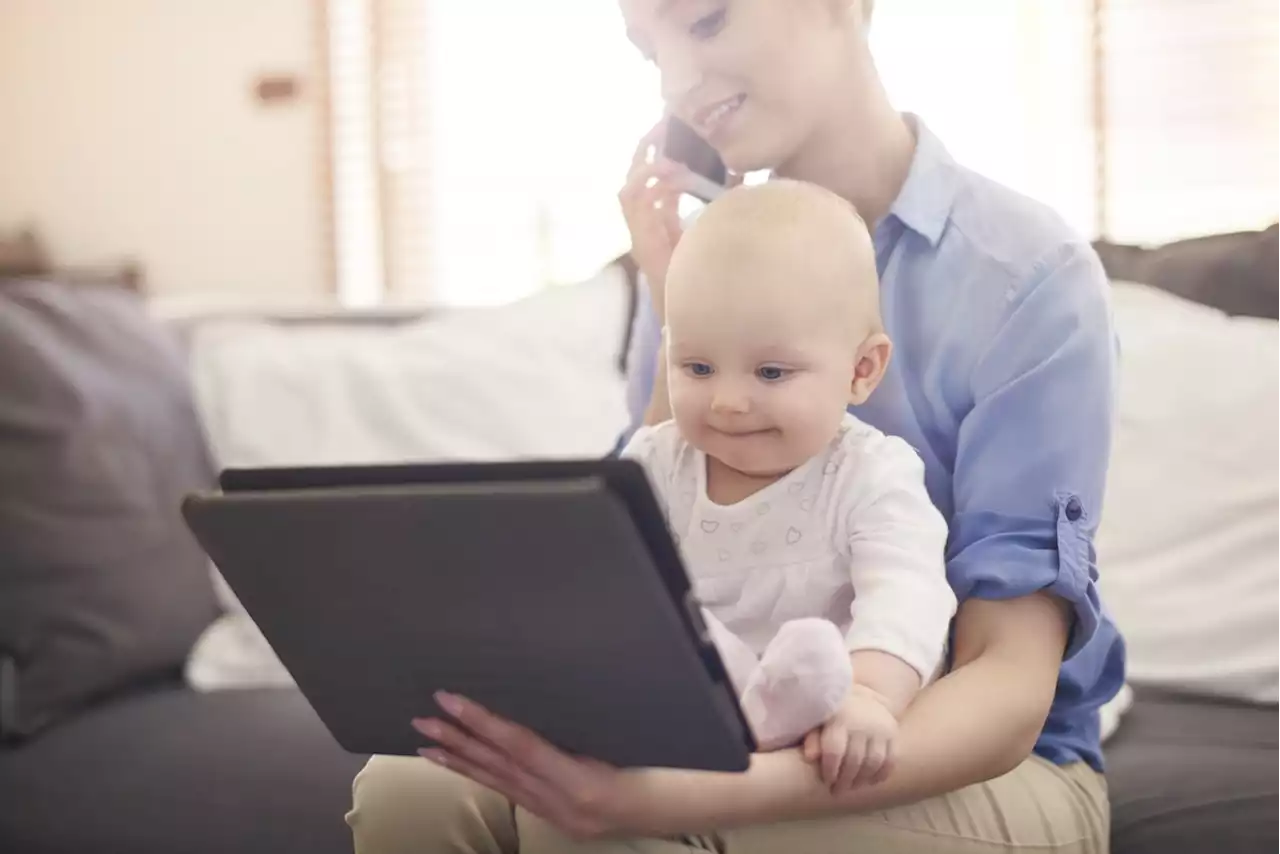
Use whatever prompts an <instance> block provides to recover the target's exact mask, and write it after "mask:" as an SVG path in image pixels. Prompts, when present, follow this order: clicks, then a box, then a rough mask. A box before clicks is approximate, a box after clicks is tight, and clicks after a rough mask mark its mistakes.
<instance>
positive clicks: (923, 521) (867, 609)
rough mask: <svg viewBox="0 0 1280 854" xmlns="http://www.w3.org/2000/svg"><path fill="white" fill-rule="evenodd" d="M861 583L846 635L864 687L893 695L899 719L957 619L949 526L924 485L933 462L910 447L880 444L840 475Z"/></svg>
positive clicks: (852, 569) (855, 573) (885, 440)
mask: <svg viewBox="0 0 1280 854" xmlns="http://www.w3.org/2000/svg"><path fill="white" fill-rule="evenodd" d="M846 469H847V470H849V471H848V474H849V475H850V479H851V480H853V478H852V475H853V472H854V470H857V476H856V481H854V482H852V483H850V485H849V488H848V489H844V490H842V492H843V493H844V494H846V495H848V497H849V501H848V502H847V504H846V506H845V507H844V508H842V517H843V521H844V523H845V531H844V532H842V534H843V536H844V537H845V540H846V542H847V543H848V550H849V551H848V555H849V575H850V580H851V581H852V582H853V589H854V602H853V606H852V611H851V615H852V618H853V620H852V624H851V627H850V629H849V632H848V633H847V634H846V636H845V642H846V644H847V646H848V649H849V652H850V654H851V657H852V661H853V666H854V682H855V684H857V685H859V686H862V687H864V688H867V689H870V690H871V691H874V692H875V693H876V694H879V695H880V696H882V697H884V698H885V700H886V701H887V703H888V704H889V705H890V706H891V707H892V710H893V711H894V713H895V714H901V712H902V711H903V710H904V709H905V708H906V707H907V705H908V704H909V703H910V702H911V700H912V698H913V697H914V696H915V694H916V692H918V691H919V690H920V688H921V687H922V686H923V685H924V684H925V683H926V682H928V681H930V680H931V679H932V678H933V676H934V675H935V673H936V671H937V669H938V667H939V665H940V664H941V663H942V660H943V655H944V653H945V650H946V641H947V633H948V630H949V628H950V625H951V619H952V617H953V616H955V611H956V597H955V592H954V591H953V590H952V589H951V585H950V584H949V583H948V581H947V574H946V543H947V524H946V521H945V520H944V519H943V518H942V514H941V513H939V512H938V510H937V508H935V507H934V506H933V502H932V501H931V500H930V499H929V494H928V492H927V491H926V490H925V485H924V465H923V463H922V462H921V461H920V458H919V457H918V456H917V455H916V453H915V451H914V450H912V449H911V447H910V446H909V445H907V444H906V443H905V442H903V441H901V440H899V439H895V438H889V437H880V438H879V439H877V440H873V441H872V442H871V443H870V445H869V447H867V448H865V450H864V451H863V452H862V453H861V454H860V455H858V458H857V459H851V460H848V461H846V463H845V465H844V466H842V470H841V471H840V472H839V473H838V474H837V477H840V476H844V475H846V471H845V470H846Z"/></svg>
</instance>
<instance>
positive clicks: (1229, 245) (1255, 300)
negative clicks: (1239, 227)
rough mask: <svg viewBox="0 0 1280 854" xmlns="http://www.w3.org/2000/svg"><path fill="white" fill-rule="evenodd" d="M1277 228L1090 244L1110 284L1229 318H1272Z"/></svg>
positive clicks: (1278, 290)
mask: <svg viewBox="0 0 1280 854" xmlns="http://www.w3.org/2000/svg"><path fill="white" fill-rule="evenodd" d="M1278 235H1280V227H1277V226H1275V225H1273V226H1271V227H1270V228H1267V229H1265V230H1263V231H1243V232H1237V233H1233V234H1213V235H1206V236H1204V237H1194V238H1190V239H1188V240H1179V241H1176V242H1174V243H1168V244H1165V245H1164V246H1156V247H1145V246H1132V245H1125V244H1117V243H1108V242H1106V241H1100V242H1098V243H1096V244H1094V248H1095V249H1097V250H1098V256H1099V257H1100V258H1101V259H1102V264H1103V266H1104V267H1105V268H1106V270H1107V274H1108V275H1109V276H1110V277H1111V278H1112V279H1119V280H1123V281H1129V282H1140V283H1142V284H1145V285H1152V286H1153V287H1157V288H1160V289H1161V290H1165V291H1168V292H1169V293H1172V294H1176V295H1178V296H1180V297H1182V298H1183V299H1189V300H1192V301H1193V302H1198V303H1203V304H1204V305H1209V306H1213V307H1214V308H1217V309H1219V310H1221V311H1224V312H1226V313H1227V314H1231V315H1243V316H1246V317H1265V318H1271V319H1275V318H1276V315H1277V313H1278V312H1277V308H1278V307H1280V306H1278V304H1277V299H1278V296H1280V286H1278V284H1277V283H1278V280H1280V273H1278V272H1277V270H1278V269H1280V268H1278V267H1277V246H1278V245H1280V241H1278V239H1277V237H1278Z"/></svg>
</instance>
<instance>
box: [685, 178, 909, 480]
mask: <svg viewBox="0 0 1280 854" xmlns="http://www.w3.org/2000/svg"><path fill="white" fill-rule="evenodd" d="M878 290H879V286H878V284H877V281H876V267H875V250H874V248H873V247H872V244H871V238H870V236H869V235H868V234H867V231H866V228H865V226H864V225H863V224H862V221H861V220H860V219H859V218H858V216H857V214H856V213H854V211H853V209H852V208H851V207H849V206H848V205H847V203H845V202H844V201H843V200H841V199H839V197H837V196H834V195H832V194H830V193H828V192H827V191H826V190H820V189H818V188H816V187H813V186H812V185H803V184H797V183H794V182H788V181H771V182H769V183H767V184H764V185H761V186H758V187H738V188H737V189H734V190H731V191H729V193H727V194H725V196H723V197H722V198H721V199H719V200H717V201H716V202H714V203H712V204H711V205H710V206H709V207H708V208H707V210H706V211H705V212H704V213H703V215H702V216H701V217H700V218H699V219H698V221H697V222H696V223H694V225H693V226H692V227H691V228H690V229H689V231H688V232H686V233H685V235H684V237H683V238H682V239H681V240H680V243H679V244H678V245H677V247H676V252H675V255H674V256H673V257H672V259H671V266H670V268H669V269H668V271H667V281H666V319H667V385H668V390H669V392H670V395H671V409H672V414H673V415H674V417H675V421H676V424H677V426H678V427H679V428H680V432H681V434H683V436H684V437H685V439H686V440H687V441H688V442H690V443H691V444H692V445H693V446H694V447H696V448H699V449H700V450H702V451H704V452H705V453H707V454H708V455H710V456H712V457H715V458H716V459H718V460H720V461H721V462H723V463H724V464H725V465H728V466H730V467H731V468H735V469H737V470H739V471H742V472H746V473H748V474H753V475H759V476H770V475H782V474H784V473H786V472H788V471H790V470H791V469H793V468H795V467H796V466H799V465H800V464H802V463H804V462H805V461H806V460H808V459H809V458H810V457H812V456H814V455H815V454H817V453H818V452H820V451H821V450H822V449H823V448H824V447H825V446H826V445H827V444H828V443H829V442H830V441H831V440H832V439H833V438H835V436H836V433H837V431H838V430H839V426H840V422H841V420H842V419H843V418H844V413H845V408H846V407H847V406H848V405H849V403H850V402H851V401H853V400H854V399H856V400H857V401H859V402H861V401H862V400H865V399H866V396H867V395H868V394H870V392H871V389H873V388H874V387H875V383H876V382H877V381H878V379H879V372H880V371H882V370H883V366H884V363H885V361H886V359H887V356H888V349H887V347H888V342H887V339H884V336H883V335H880V334H879V332H878V330H879V326H880V322H879V297H878ZM877 336H878V337H879V338H880V339H882V340H881V342H880V343H879V344H875V343H874V342H875V340H876V338H877ZM872 347H879V349H878V350H877V351H876V352H877V353H879V357H878V358H875V359H872V358H870V357H867V358H864V356H865V354H866V353H867V352H869V348H872Z"/></svg>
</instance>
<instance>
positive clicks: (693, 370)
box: [684, 362, 714, 377]
mask: <svg viewBox="0 0 1280 854" xmlns="http://www.w3.org/2000/svg"><path fill="white" fill-rule="evenodd" d="M684 369H685V370H686V371H688V372H689V375H690V376H694V377H709V376H711V374H713V373H714V371H712V370H711V366H710V365H708V364H707V363H705V362H689V363H688V364H687V365H685V366H684Z"/></svg>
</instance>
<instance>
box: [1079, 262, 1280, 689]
mask: <svg viewBox="0 0 1280 854" xmlns="http://www.w3.org/2000/svg"><path fill="white" fill-rule="evenodd" d="M1113 306H1114V312H1115V320H1116V325H1117V329H1118V331H1119V335H1120V346H1121V353H1122V355H1121V387H1120V399H1119V407H1118V422H1117V424H1116V434H1115V446H1114V450H1113V454H1112V462H1111V467H1110V472H1109V475H1108V486H1107V495H1106V503H1105V506H1104V508H1103V522H1102V528H1101V531H1100V532H1099V539H1098V553H1099V565H1100V567H1101V573H1102V580H1101V590H1102V595H1103V601H1104V602H1105V603H1106V605H1107V607H1108V608H1109V609H1110V611H1111V612H1112V614H1113V615H1114V616H1115V618H1116V621H1117V623H1118V624H1119V627H1120V630H1121V632H1122V633H1123V634H1124V636H1125V640H1126V641H1127V643H1128V652H1129V679H1130V681H1132V682H1134V683H1137V684H1151V685H1158V686H1162V687H1167V688H1174V689H1181V690H1188V691H1193V692H1197V693H1202V694H1207V695H1213V696H1220V697H1229V698H1237V699H1244V700H1252V701H1258V702H1271V703H1274V702H1275V701H1276V699H1277V678H1278V673H1280V660H1278V659H1280V656H1278V654H1277V635H1278V627H1277V624H1278V613H1277V592H1278V585H1277V578H1278V573H1280V569H1278V566H1277V537H1278V536H1280V525H1278V524H1277V517H1278V515H1280V496H1278V494H1277V493H1278V488H1277V462H1278V461H1277V410H1278V408H1280V403H1278V401H1277V387H1278V386H1280V377H1278V371H1277V355H1278V349H1277V340H1278V337H1277V324H1276V322H1275V321H1270V320H1257V319H1249V318H1230V317H1227V316H1226V315H1224V314H1222V313H1220V312H1218V311H1215V310H1213V309H1210V308H1206V307H1204V306H1201V305H1197V304H1194V303H1191V302H1188V301H1185V300H1182V299H1179V298H1177V297H1174V296H1171V295H1169V294H1166V293H1164V292H1161V291H1158V290H1155V289H1153V288H1148V287H1145V286H1142V285H1136V284H1130V283H1124V282H1118V283H1115V286H1114V293H1113Z"/></svg>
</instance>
